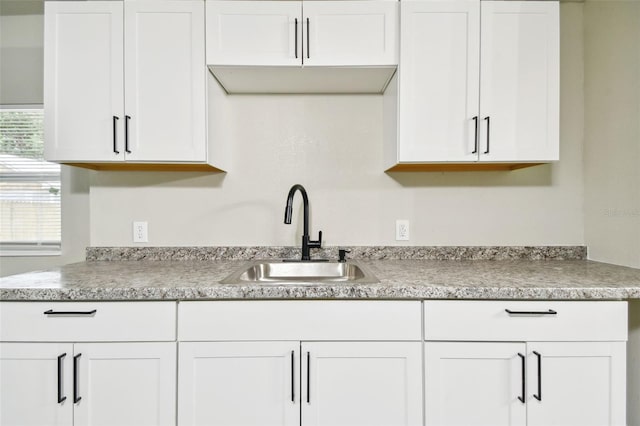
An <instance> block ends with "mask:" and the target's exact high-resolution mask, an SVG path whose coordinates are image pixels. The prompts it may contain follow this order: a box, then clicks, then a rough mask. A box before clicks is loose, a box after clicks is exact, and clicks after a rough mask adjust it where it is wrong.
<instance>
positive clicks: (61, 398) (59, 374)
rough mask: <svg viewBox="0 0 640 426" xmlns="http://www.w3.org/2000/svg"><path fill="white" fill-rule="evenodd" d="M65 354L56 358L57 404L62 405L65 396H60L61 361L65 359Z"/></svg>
mask: <svg viewBox="0 0 640 426" xmlns="http://www.w3.org/2000/svg"><path fill="white" fill-rule="evenodd" d="M66 356H67V354H66V352H65V353H63V354H62V355H59V356H58V404H62V403H63V402H64V400H65V399H67V397H66V396H62V360H64V357H66Z"/></svg>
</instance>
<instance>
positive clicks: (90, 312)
mask: <svg viewBox="0 0 640 426" xmlns="http://www.w3.org/2000/svg"><path fill="white" fill-rule="evenodd" d="M96 312H98V310H97V309H94V310H92V311H54V310H53V309H49V310H48V311H44V312H43V314H45V315H93V314H95V313H96Z"/></svg>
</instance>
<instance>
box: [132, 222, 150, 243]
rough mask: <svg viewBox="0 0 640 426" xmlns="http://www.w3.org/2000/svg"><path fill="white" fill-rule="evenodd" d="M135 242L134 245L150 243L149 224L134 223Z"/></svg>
mask: <svg viewBox="0 0 640 426" xmlns="http://www.w3.org/2000/svg"><path fill="white" fill-rule="evenodd" d="M133 242H134V243H148V242H149V232H148V229H147V222H133Z"/></svg>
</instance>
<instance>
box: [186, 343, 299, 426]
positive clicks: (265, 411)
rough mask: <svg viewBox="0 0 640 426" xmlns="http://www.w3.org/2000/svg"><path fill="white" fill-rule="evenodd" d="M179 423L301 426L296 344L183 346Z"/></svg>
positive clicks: (225, 425) (194, 425) (189, 344)
mask: <svg viewBox="0 0 640 426" xmlns="http://www.w3.org/2000/svg"><path fill="white" fill-rule="evenodd" d="M179 359H180V366H179V371H180V375H179V378H178V380H179V383H178V395H179V399H178V424H180V425H181V426H196V425H208V426H231V425H237V426H240V425H242V426H249V425H251V426H264V425H269V426H276V425H283V426H284V425H287V426H289V425H290V426H298V425H299V424H300V405H299V403H300V395H299V386H300V385H299V383H300V382H299V371H300V368H299V367H300V357H299V343H298V342H181V343H180V357H179Z"/></svg>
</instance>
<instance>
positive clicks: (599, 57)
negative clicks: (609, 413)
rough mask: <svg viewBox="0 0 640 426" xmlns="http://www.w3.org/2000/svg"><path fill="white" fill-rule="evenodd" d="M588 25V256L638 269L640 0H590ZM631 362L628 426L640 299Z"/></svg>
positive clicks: (637, 400) (636, 394)
mask: <svg viewBox="0 0 640 426" xmlns="http://www.w3.org/2000/svg"><path fill="white" fill-rule="evenodd" d="M584 23H585V24H584V25H585V37H584V40H585V41H584V44H585V135H586V137H585V159H584V165H585V239H586V243H587V246H588V248H589V258H590V259H593V260H598V261H602V262H608V263H615V264H619V265H626V266H632V267H636V268H640V1H638V0H626V1H616V0H587V1H586V2H585V5H584ZM627 359H628V363H627V368H628V371H627V378H628V382H627V389H628V393H627V424H629V425H640V365H639V363H638V360H639V359H640V302H638V301H634V302H631V303H630V304H629V341H628V344H627Z"/></svg>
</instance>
